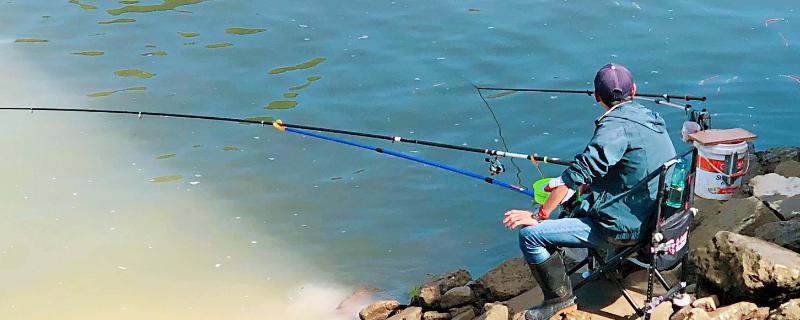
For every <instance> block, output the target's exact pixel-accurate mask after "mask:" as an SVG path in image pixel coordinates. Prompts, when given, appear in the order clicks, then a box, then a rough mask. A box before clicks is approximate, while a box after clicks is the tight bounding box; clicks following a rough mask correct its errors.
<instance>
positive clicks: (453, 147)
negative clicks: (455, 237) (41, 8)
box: [0, 107, 570, 166]
mask: <svg viewBox="0 0 800 320" xmlns="http://www.w3.org/2000/svg"><path fill="white" fill-rule="evenodd" d="M0 110H18V111H30V112H34V111H55V112H85V113H111V114H131V115H137V116H139V117H141V116H160V117H173V118H186V119H201V120H212V121H225V122H238V123H248V124H261V125H268V126H271V125H273V123H274V122H273V121H259V120H252V119H240V118H229V117H215V116H204V115H192V114H180V113H165V112H147V111H130V110H108V109H80V108H46V107H30V108H24V107H0ZM281 125H282V126H284V127H287V128H296V129H304V130H313V131H319V132H328V133H336V134H343V135H349V136H356V137H363V138H370V139H378V140H386V141H391V142H402V143H409V144H418V145H424V146H429V147H436V148H442V149H450V150H458V151H466V152H472V153H480V154H486V155H490V156H495V157H506V158H516V159H526V160H530V161H531V162H532V163H533V164H534V165H538V163H539V162H542V163H550V164H557V165H562V166H569V164H570V162H569V161H566V160H562V159H561V158H557V157H548V156H539V155H537V154H523V153H516V152H508V151H501V150H494V149H481V148H473V147H467V146H460V145H453V144H446V143H440V142H434V141H426V140H417V139H408V138H403V137H400V136H388V135H381V134H374V133H367V132H358V131H349V130H341V129H332V128H324V127H314V126H306V125H299V124H290V123H282V124H281Z"/></svg>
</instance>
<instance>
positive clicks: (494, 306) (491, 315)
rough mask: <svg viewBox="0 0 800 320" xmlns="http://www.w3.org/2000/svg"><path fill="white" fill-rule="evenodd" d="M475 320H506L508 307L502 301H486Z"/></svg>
mask: <svg viewBox="0 0 800 320" xmlns="http://www.w3.org/2000/svg"><path fill="white" fill-rule="evenodd" d="M477 320H508V307H507V306H506V305H504V304H502V303H487V304H485V305H483V314H482V315H480V316H479V317H478V318H477Z"/></svg>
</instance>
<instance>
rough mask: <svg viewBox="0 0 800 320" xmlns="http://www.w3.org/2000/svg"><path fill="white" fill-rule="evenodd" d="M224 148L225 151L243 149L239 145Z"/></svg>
mask: <svg viewBox="0 0 800 320" xmlns="http://www.w3.org/2000/svg"><path fill="white" fill-rule="evenodd" d="M222 150H224V151H239V150H241V149H239V148H237V147H230V146H229V147H224V148H222Z"/></svg>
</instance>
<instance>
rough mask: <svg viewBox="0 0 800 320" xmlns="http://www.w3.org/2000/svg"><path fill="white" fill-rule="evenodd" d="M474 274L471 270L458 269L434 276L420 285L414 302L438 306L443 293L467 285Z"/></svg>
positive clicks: (427, 305)
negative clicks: (470, 272) (471, 273)
mask: <svg viewBox="0 0 800 320" xmlns="http://www.w3.org/2000/svg"><path fill="white" fill-rule="evenodd" d="M471 279H472V276H471V275H470V274H469V271H467V270H464V269H458V270H455V271H451V272H448V273H446V274H443V275H441V276H437V277H434V278H433V279H431V280H429V281H428V282H425V283H423V284H422V285H421V286H420V287H419V291H418V292H417V296H416V297H415V299H414V301H412V303H413V304H418V305H421V306H423V307H429V308H438V307H439V302H440V300H441V298H442V295H443V294H444V293H445V292H447V291H448V290H450V289H453V288H455V287H460V286H463V285H466V284H467V283H468V282H469V281H470V280H471Z"/></svg>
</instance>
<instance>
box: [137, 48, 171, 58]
mask: <svg viewBox="0 0 800 320" xmlns="http://www.w3.org/2000/svg"><path fill="white" fill-rule="evenodd" d="M166 55H167V52H166V51H164V50H158V51H153V52H146V53H142V56H144V57H163V56H166Z"/></svg>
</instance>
